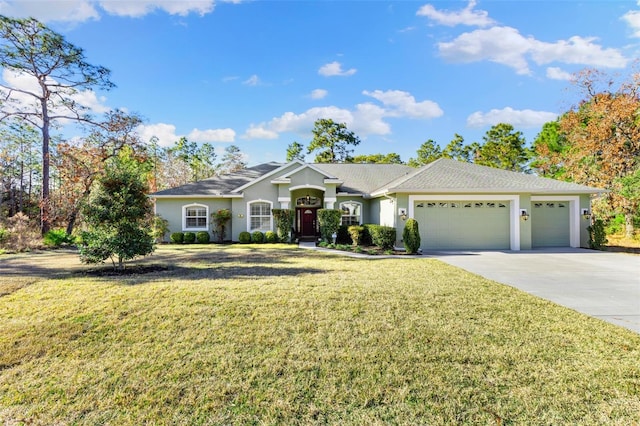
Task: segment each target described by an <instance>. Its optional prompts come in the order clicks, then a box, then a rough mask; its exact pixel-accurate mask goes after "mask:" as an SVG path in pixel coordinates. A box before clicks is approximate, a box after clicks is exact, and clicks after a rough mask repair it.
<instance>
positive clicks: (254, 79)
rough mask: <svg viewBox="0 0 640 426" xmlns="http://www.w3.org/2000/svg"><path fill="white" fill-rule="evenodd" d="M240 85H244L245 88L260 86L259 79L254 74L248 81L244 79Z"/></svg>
mask: <svg viewBox="0 0 640 426" xmlns="http://www.w3.org/2000/svg"><path fill="white" fill-rule="evenodd" d="M242 84H245V85H247V86H257V85H259V84H260V78H259V77H258V76H257V75H256V74H254V75H252V76H251V77H249V78H248V79H246V80H245V81H243V82H242Z"/></svg>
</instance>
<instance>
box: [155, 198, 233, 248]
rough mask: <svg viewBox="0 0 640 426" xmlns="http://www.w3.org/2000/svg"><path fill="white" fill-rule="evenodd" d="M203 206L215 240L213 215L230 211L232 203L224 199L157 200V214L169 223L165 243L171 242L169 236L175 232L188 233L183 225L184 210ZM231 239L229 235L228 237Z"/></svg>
mask: <svg viewBox="0 0 640 426" xmlns="http://www.w3.org/2000/svg"><path fill="white" fill-rule="evenodd" d="M193 204H198V205H203V206H206V207H207V209H208V215H207V216H208V217H207V223H208V226H207V231H208V232H209V235H211V238H212V239H213V233H212V223H211V213H213V212H214V211H217V210H219V209H230V208H231V201H230V200H229V199H224V198H160V199H157V200H156V203H155V211H156V214H158V215H160V216H162V218H163V219H166V220H167V221H168V222H169V233H168V234H167V235H166V236H165V241H169V236H170V235H171V234H172V233H173V232H185V231H188V230H187V229H185V228H184V226H183V225H184V224H183V209H184V207H185V206H188V205H193ZM227 238H229V234H228V235H227Z"/></svg>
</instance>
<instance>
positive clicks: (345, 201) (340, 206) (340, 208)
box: [338, 200, 362, 225]
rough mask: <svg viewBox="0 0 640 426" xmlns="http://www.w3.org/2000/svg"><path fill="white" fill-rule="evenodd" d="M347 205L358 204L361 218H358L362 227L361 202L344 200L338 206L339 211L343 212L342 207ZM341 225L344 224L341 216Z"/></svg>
mask: <svg viewBox="0 0 640 426" xmlns="http://www.w3.org/2000/svg"><path fill="white" fill-rule="evenodd" d="M347 203H351V204H357V205H359V206H360V217H359V218H358V225H362V203H361V202H360V201H354V200H343V201H340V203H339V204H338V210H340V211H342V205H343V204H347ZM340 224H342V216H340Z"/></svg>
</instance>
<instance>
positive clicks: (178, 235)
mask: <svg viewBox="0 0 640 426" xmlns="http://www.w3.org/2000/svg"><path fill="white" fill-rule="evenodd" d="M169 239H170V240H171V242H172V243H174V244H182V243H183V242H184V233H182V232H174V233H173V234H171V236H170V237H169Z"/></svg>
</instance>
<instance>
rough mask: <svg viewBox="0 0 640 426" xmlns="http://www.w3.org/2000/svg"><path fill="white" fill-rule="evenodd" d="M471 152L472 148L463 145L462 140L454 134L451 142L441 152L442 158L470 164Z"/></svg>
mask: <svg viewBox="0 0 640 426" xmlns="http://www.w3.org/2000/svg"><path fill="white" fill-rule="evenodd" d="M472 150H473V148H472V147H471V146H469V145H465V143H464V138H463V137H462V136H460V135H459V134H457V133H456V134H454V137H453V139H452V140H451V142H449V143H448V144H447V146H446V147H445V148H444V149H443V150H442V156H443V157H444V158H451V159H453V160H458V161H464V162H466V163H470V162H472V160H473V158H472Z"/></svg>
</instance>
